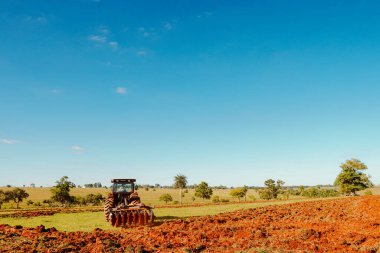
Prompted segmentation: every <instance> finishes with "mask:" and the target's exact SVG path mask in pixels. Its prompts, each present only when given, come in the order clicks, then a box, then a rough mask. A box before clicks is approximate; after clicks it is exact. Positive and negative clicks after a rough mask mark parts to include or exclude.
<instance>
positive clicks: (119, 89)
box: [116, 87, 127, 94]
mask: <svg viewBox="0 0 380 253" xmlns="http://www.w3.org/2000/svg"><path fill="white" fill-rule="evenodd" d="M116 93H118V94H126V93H127V88H125V87H117V88H116Z"/></svg>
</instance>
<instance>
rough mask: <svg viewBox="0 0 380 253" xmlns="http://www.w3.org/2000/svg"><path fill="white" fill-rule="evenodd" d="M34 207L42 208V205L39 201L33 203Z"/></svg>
mask: <svg viewBox="0 0 380 253" xmlns="http://www.w3.org/2000/svg"><path fill="white" fill-rule="evenodd" d="M33 206H37V207H39V206H42V204H41V202H39V201H37V202H34V203H33Z"/></svg>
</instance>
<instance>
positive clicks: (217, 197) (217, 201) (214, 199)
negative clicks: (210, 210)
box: [212, 196, 220, 203]
mask: <svg viewBox="0 0 380 253" xmlns="http://www.w3.org/2000/svg"><path fill="white" fill-rule="evenodd" d="M212 202H214V203H219V202H220V198H219V196H214V197H212Z"/></svg>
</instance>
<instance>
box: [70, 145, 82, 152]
mask: <svg viewBox="0 0 380 253" xmlns="http://www.w3.org/2000/svg"><path fill="white" fill-rule="evenodd" d="M71 149H72V150H74V151H76V152H81V151H84V148H83V147H81V146H72V147H71Z"/></svg>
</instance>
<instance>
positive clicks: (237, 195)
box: [230, 187, 248, 201]
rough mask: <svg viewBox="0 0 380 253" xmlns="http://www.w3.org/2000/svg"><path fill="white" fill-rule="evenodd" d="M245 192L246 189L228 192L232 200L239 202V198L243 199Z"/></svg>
mask: <svg viewBox="0 0 380 253" xmlns="http://www.w3.org/2000/svg"><path fill="white" fill-rule="evenodd" d="M247 191H248V188H247V187H241V188H235V189H232V190H231V191H230V195H231V196H232V197H234V198H237V199H238V200H239V201H240V199H241V198H244V197H245V195H246V194H247Z"/></svg>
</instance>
